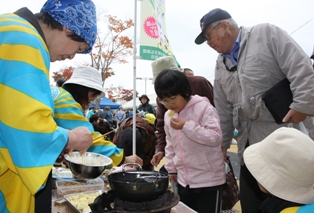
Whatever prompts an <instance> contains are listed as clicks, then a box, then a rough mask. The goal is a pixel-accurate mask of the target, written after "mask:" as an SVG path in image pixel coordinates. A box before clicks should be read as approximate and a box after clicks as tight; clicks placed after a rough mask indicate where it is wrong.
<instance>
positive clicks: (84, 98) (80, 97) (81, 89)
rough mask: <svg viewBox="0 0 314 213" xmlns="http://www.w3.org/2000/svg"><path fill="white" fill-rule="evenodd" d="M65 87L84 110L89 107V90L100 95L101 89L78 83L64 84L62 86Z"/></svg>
mask: <svg viewBox="0 0 314 213" xmlns="http://www.w3.org/2000/svg"><path fill="white" fill-rule="evenodd" d="M62 88H63V89H65V90H66V91H68V92H69V93H70V94H71V95H72V96H73V98H74V100H75V101H76V102H78V103H79V104H80V105H81V106H82V108H83V110H86V109H88V105H89V101H88V92H89V91H92V92H93V93H94V94H95V95H100V93H101V92H100V91H98V90H95V89H91V88H88V87H85V86H82V85H78V84H64V85H63V86H62Z"/></svg>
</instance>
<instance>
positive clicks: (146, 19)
mask: <svg viewBox="0 0 314 213" xmlns="http://www.w3.org/2000/svg"><path fill="white" fill-rule="evenodd" d="M140 29H141V30H140V31H141V33H140V57H141V59H144V60H155V59H157V58H159V57H161V56H173V57H174V54H173V52H172V50H171V47H170V44H169V40H168V36H167V32H166V24H165V0H142V1H141V20H140ZM174 58H175V57H174Z"/></svg>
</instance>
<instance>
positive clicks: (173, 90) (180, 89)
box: [154, 69, 192, 100]
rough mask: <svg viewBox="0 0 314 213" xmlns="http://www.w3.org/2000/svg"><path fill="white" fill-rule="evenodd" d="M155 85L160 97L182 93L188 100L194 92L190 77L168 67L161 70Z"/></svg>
mask: <svg viewBox="0 0 314 213" xmlns="http://www.w3.org/2000/svg"><path fill="white" fill-rule="evenodd" d="M154 87H155V92H156V94H157V96H158V98H160V99H163V98H167V97H171V96H175V95H181V96H182V97H183V98H184V99H185V100H188V99H189V98H190V96H191V93H192V90H191V86H190V83H189V80H188V78H187V77H186V75H185V74H183V73H182V72H180V71H178V70H169V69H166V70H163V71H161V72H160V73H159V74H158V76H157V78H156V80H155V85H154Z"/></svg>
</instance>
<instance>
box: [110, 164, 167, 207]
mask: <svg viewBox="0 0 314 213" xmlns="http://www.w3.org/2000/svg"><path fill="white" fill-rule="evenodd" d="M127 165H130V164H125V165H123V166H122V172H116V173H111V174H110V175H108V178H107V179H108V182H109V185H110V188H111V190H112V191H113V192H114V193H115V195H116V196H117V197H118V198H119V199H121V200H126V201H132V202H140V201H150V200H154V199H156V198H158V197H159V196H160V195H162V194H164V193H165V192H166V190H167V189H168V185H169V177H168V175H165V174H163V173H160V172H155V171H125V169H124V168H125V166H127ZM132 165H134V164H132ZM138 166H139V165H138ZM139 167H140V166H139ZM140 168H141V167H140Z"/></svg>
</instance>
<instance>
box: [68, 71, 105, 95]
mask: <svg viewBox="0 0 314 213" xmlns="http://www.w3.org/2000/svg"><path fill="white" fill-rule="evenodd" d="M65 84H78V85H81V86H85V87H88V88H92V89H95V90H98V91H100V92H103V88H102V78H101V75H100V73H99V71H98V70H96V69H95V68H92V67H87V66H80V67H78V68H76V69H75V70H74V71H73V74H72V76H71V78H70V79H69V80H67V81H66V82H65V83H64V85H65Z"/></svg>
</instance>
